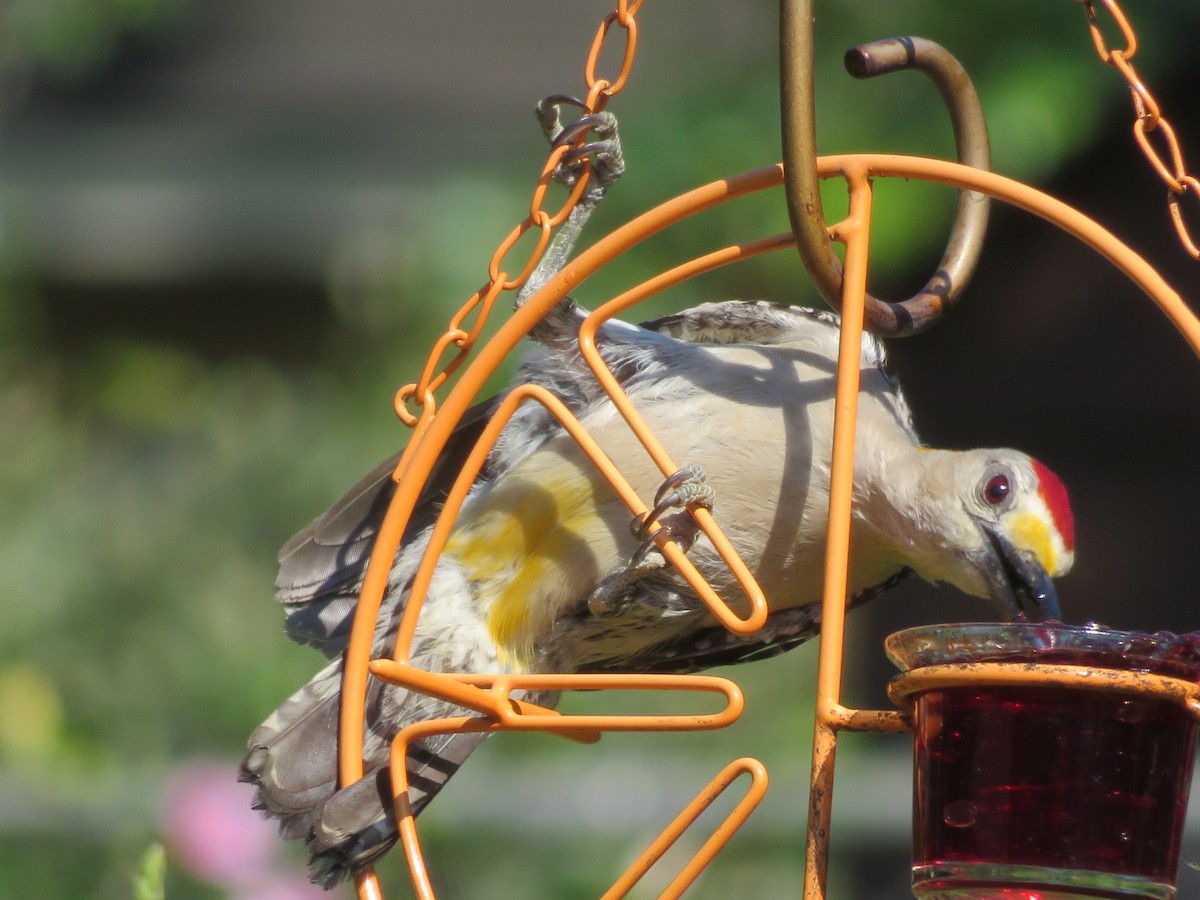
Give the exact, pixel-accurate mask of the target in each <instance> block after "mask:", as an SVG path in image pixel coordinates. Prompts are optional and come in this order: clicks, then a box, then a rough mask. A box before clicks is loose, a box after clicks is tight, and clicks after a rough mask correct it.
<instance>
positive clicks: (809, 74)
mask: <svg viewBox="0 0 1200 900" xmlns="http://www.w3.org/2000/svg"><path fill="white" fill-rule="evenodd" d="M812 6H813V3H812V0H781V2H780V30H779V49H780V107H781V114H782V130H783V160H784V190H785V193H786V195H787V205H788V215H789V216H790V218H791V222H792V231H793V233H794V234H795V236H796V249H797V250H799V252H800V258H801V259H802V260H803V262H804V267H805V268H806V269H807V270H808V273H809V275H810V276H811V278H812V280H813V283H814V284H815V285H816V286H817V289H818V290H819V291H820V292H821V295H822V296H823V297H824V298H825V300H826V302H827V303H829V304H830V305H831V306H833V307H834V308H835V309H836V308H839V307H840V298H841V288H842V267H841V263H840V261H839V260H838V258H837V255H836V254H835V253H834V250H833V242H832V240H831V238H830V236H829V231H828V229H827V227H826V225H825V216H824V211H823V209H822V206H821V192H820V185H819V182H818V179H817V150H816V144H817V139H816V118H815V114H814V109H813V62H812V61H813V28H812V23H813V16H812ZM845 65H846V70H847V71H848V72H849V73H850V74H851V75H853V76H854V77H855V78H871V77H873V76H875V75H881V74H883V73H885V72H894V71H896V70H898V69H904V68H915V69H918V70H919V71H921V72H924V73H925V74H926V75H928V76H929V77H930V79H931V80H932V81H933V83H934V84H935V85H936V86H937V88H938V91H939V92H940V93H941V95H942V98H943V100H944V101H945V103H946V106H947V108H948V109H949V112H950V121H951V124H952V126H953V129H954V142H955V147H956V149H957V156H958V161H959V162H960V163H963V164H965V165H968V166H973V167H974V168H977V169H984V170H987V169H989V168H990V165H991V153H990V151H989V148H988V137H987V124H986V122H985V121H984V118H983V108H982V107H981V106H980V104H979V97H978V95H977V94H976V93H975V87H974V85H972V84H971V79H970V78H969V77H968V76H967V73H966V71H965V70H964V69H963V67H962V65H960V64H959V62H958V60H956V59H955V58H954V57H953V56H952V55H951V54H950V52H949V51H947V50H946V49H945V48H944V47H942V46H941V45H939V44H936V43H934V42H933V41H929V40H926V39H925V38H917V37H901V38H887V39H885V40H881V41H873V42H871V43H869V44H859V45H858V46H856V47H852V48H850V50H848V51H847V52H846V57H845ZM987 217H988V198H987V197H986V196H985V195H983V194H979V193H975V192H973V191H960V192H959V196H958V208H957V211H956V213H955V219H954V227H953V230H952V231H951V236H950V240H949V242H948V243H947V245H946V251H945V253H944V254H943V255H942V261H941V263H940V264H939V266H938V269H937V271H936V272H935V273H934V274H933V277H932V278H930V279H929V281H928V282H927V283H926V284H925V287H923V288H922V289H921V290H920V291H918V292H917V293H916V294H914V295H913V296H912V297H910V298H909V299H907V300H904V301H902V302H899V303H892V302H889V301H886V300H880V299H878V298H876V297H872V296H871V295H870V294H868V295H867V298H866V310H865V316H864V322H863V327H864V328H865V329H866V330H867V331H870V332H872V333H874V334H878V335H883V336H887V337H901V336H903V335H908V334H915V333H916V332H918V331H921V330H923V329H925V328H928V327H929V326H930V325H932V324H933V323H934V322H936V321H937V320H938V319H940V318H941V317H942V316H943V315H945V313H946V312H947V311H948V310H949V308H950V307H951V306H952V305H953V304H954V302H955V300H957V298H958V295H959V294H960V293H961V291H962V289H963V288H964V287H965V286H966V284H967V282H968V281H969V280H970V278H971V275H972V273H973V272H974V271H975V265H976V263H977V262H978V261H979V253H980V251H981V250H982V248H983V237H984V232H985V230H986V228H987Z"/></svg>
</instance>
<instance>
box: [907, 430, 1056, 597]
mask: <svg viewBox="0 0 1200 900" xmlns="http://www.w3.org/2000/svg"><path fill="white" fill-rule="evenodd" d="M929 455H930V456H931V457H936V459H931V460H930V462H931V463H932V465H930V466H929V467H928V468H927V469H926V472H925V477H924V478H923V479H921V480H922V491H923V493H924V494H925V497H924V498H922V499H921V500H918V504H919V505H922V506H925V508H926V512H927V514H929V516H928V519H927V520H926V522H925V523H924V525H925V527H926V528H928V529H929V531H930V532H933V531H935V530H938V525H937V520H938V519H939V518H940V519H941V521H942V523H943V524H944V525H945V526H947V527H944V528H943V529H942V530H941V534H940V535H939V536H938V538H937V544H938V548H937V552H936V557H937V560H936V562H935V563H934V568H935V570H934V571H929V572H926V573H922V574H926V576H927V577H928V576H930V575H932V576H933V577H932V580H941V581H948V582H950V583H951V584H953V585H955V586H956V587H958V588H960V589H961V590H963V591H966V592H967V593H969V594H974V595H976V596H980V597H990V598H991V599H992V600H994V601H996V602H997V603H998V604H999V605H1000V606H1002V607H1003V609H1004V611H1005V613H1006V614H1007V615H1008V616H1009V617H1015V616H1017V615H1018V614H1019V613H1026V614H1027V615H1029V616H1031V617H1033V618H1037V619H1045V618H1052V619H1057V618H1059V615H1060V614H1059V607H1058V595H1057V594H1056V593H1055V590H1054V584H1053V582H1052V581H1051V579H1052V578H1056V577H1058V576H1060V575H1065V574H1066V573H1067V572H1068V571H1069V570H1070V568H1071V565H1072V563H1074V561H1075V524H1074V518H1073V517H1072V515H1071V506H1070V503H1069V501H1068V500H1067V490H1066V488H1065V487H1064V486H1063V483H1062V481H1060V480H1059V478H1058V476H1057V475H1055V474H1054V473H1053V472H1051V471H1050V469H1048V468H1047V467H1046V466H1044V465H1042V463H1040V462H1038V461H1037V460H1035V459H1033V458H1031V457H1029V456H1026V455H1025V454H1024V453H1020V452H1019V451H1016V450H971V451H966V452H962V453H942V452H939V451H930V453H929ZM939 498H940V499H942V500H944V503H938V499H939ZM922 501H924V502H922ZM930 503H932V504H933V505H934V506H941V507H942V508H941V509H940V510H935V509H933V508H931V507H930V506H929V505H928V504H930ZM947 505H948V506H949V507H950V508H949V509H947V508H946V506H947ZM937 570H940V571H937ZM918 571H920V568H918Z"/></svg>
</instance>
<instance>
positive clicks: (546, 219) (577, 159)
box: [394, 0, 642, 428]
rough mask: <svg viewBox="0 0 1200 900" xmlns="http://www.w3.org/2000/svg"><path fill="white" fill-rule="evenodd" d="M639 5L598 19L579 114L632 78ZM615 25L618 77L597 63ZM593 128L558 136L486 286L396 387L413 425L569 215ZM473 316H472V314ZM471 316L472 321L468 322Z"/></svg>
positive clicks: (634, 0)
mask: <svg viewBox="0 0 1200 900" xmlns="http://www.w3.org/2000/svg"><path fill="white" fill-rule="evenodd" d="M641 5H642V0H618V3H617V8H616V9H615V10H613V11H612V12H610V13H609V14H608V15H607V16H605V17H604V20H603V21H602V22H601V23H600V27H599V29H598V30H597V31H596V36H595V38H594V39H593V40H592V46H591V49H590V50H589V51H588V55H587V61H586V62H585V63H584V70H583V72H584V74H583V77H584V84H585V85H586V87H587V99H586V100H581V101H571V102H572V103H573V104H575V105H578V106H579V107H580V120H584V119H586V118H587V117H589V116H594V115H595V114H596V113H598V112H601V111H602V110H603V109H604V108H605V106H607V105H608V101H609V99H610V98H612V97H613V96H614V95H616V94H618V93H620V91H621V90H622V89H623V88H624V87H625V84H626V82H627V81H628V80H629V73H630V70H631V69H632V68H633V58H634V55H635V53H636V52H637V20H636V19H635V16H636V14H637V11H638V9H639V8H640V7H641ZM613 25H616V26H618V28H619V29H620V30H621V31H622V32H624V35H625V49H624V52H623V53H622V57H621V68H620V70H619V71H618V72H617V75H616V77H614V78H612V79H611V80H610V79H607V78H603V77H598V76H597V75H596V66H597V63H598V61H599V59H600V53H601V51H602V50H603V49H604V46H605V43H606V41H607V39H608V37H609V33H610V32H611V31H612V27H613ZM564 99H566V98H564ZM589 121H591V120H589ZM589 131H590V129H589V128H582V129H580V130H579V131H578V133H576V134H575V135H574V136H573V137H572V138H571V139H570V140H569V141H565V142H562V143H558V142H556V144H555V145H554V146H553V147H552V148H551V150H550V155H549V156H548V157H547V158H546V164H545V165H544V166H543V167H542V174H541V175H540V176H539V178H538V181H537V186H536V187H535V188H534V191H533V197H532V199H531V201H530V204H529V215H528V216H527V217H526V218H525V220H524V221H522V222H521V223H520V224H518V225H517V226H516V227H515V228H513V230H512V231H510V232H509V233H508V236H507V237H505V238H504V240H503V241H501V242H500V246H499V247H497V248H496V252H495V253H494V254H492V258H491V260H490V261H489V262H488V268H487V281H486V282H485V283H484V285H483V287H481V288H480V289H479V290H477V291H476V292H475V293H474V294H472V295H471V296H470V298H468V299H467V302H466V303H464V304H463V306H462V308H461V309H460V310H459V311H458V312H457V313H456V314H455V315H454V317H453V318H452V319H451V320H450V326H449V328H448V329H447V330H446V332H445V333H444V334H442V336H441V337H439V338H438V340H437V341H436V343H435V344H434V347H433V350H432V351H431V352H430V354H429V358H428V359H427V360H426V362H425V366H424V368H423V369H422V371H421V378H420V380H419V381H417V382H415V383H413V384H406V385H405V386H404V387H402V388H400V390H399V391H398V392H397V393H396V398H395V401H394V407H395V410H396V415H397V416H398V417H399V418H400V421H402V422H403V423H404V424H405V425H408V426H409V427H410V428H411V427H415V426H416V425H417V423H418V422H419V421H420V419H421V417H422V416H432V415H433V413H434V412H435V410H436V407H437V404H436V401H435V399H434V394H435V393H436V392H437V390H438V388H440V387H441V386H442V385H443V384H445V383H446V379H447V378H449V377H450V375H452V374H453V373H454V370H455V369H457V368H458V367H459V366H460V365H462V363H463V361H464V360H465V359H466V357H467V355H468V354H469V353H470V352H471V349H472V347H474V346H475V342H476V341H477V340H478V338H479V335H480V334H481V333H482V331H483V327H484V325H485V324H486V322H487V319H488V316H489V315H491V312H492V307H493V306H494V305H495V302H496V298H497V297H499V296H500V294H501V293H503V292H504V291H515V290H519V289H520V288H521V286H522V285H524V284H525V282H526V281H527V280H528V278H529V276H530V275H531V274H532V273H533V271H534V269H535V268H536V266H537V263H538V260H540V259H541V258H542V253H543V252H544V251H545V249H546V246H547V245H548V244H549V242H550V236H551V233H552V232H553V230H554V229H555V228H557V227H558V226H559V225H561V224H562V223H563V222H564V221H565V220H566V218H567V216H568V215H569V214H570V213H571V210H573V209H574V208H575V207H576V205H577V204H578V203H579V201H580V198H581V197H583V195H584V190H585V189H586V188H587V185H588V181H589V180H590V178H591V175H592V168H591V162H590V160H588V158H587V157H586V155H582V154H583V153H586V150H585V149H584V148H585V147H586V145H587V141H588V135H589ZM564 162H565V163H566V164H568V165H573V164H578V165H580V166H581V172H580V174H579V177H578V178H577V179H576V180H575V182H574V184H572V185H571V191H570V194H569V196H568V197H567V199H566V201H565V202H564V203H563V205H562V207H561V208H560V209H559V210H558V211H557V212H555V213H553V214H551V213H550V212H548V211H547V210H545V209H544V208H543V207H542V203H543V201H544V200H545V198H546V193H547V189H548V188H549V186H550V182H551V180H552V179H553V177H554V173H555V170H556V169H558V167H559V166H560V164H563V163H564ZM530 230H536V231H537V239H536V242H535V244H534V247H533V249H532V250H531V251H530V252H529V256H528V258H527V259H526V260H525V262H524V263H521V264H520V265H519V266H518V265H511V266H510V265H507V264H506V258H507V256H508V253H509V251H510V250H512V248H513V246H514V245H515V244H516V243H517V241H519V240H520V239H521V238H522V237H523V236H524V235H525V233H526V232H528V231H530ZM510 271H516V272H517V274H516V275H512V276H510V275H509V272H510ZM472 316H473V317H474V318H473V320H471V319H472ZM468 320H471V321H470V322H468ZM447 354H452V355H451V356H450V358H449V359H448V360H446V361H443V360H444V357H445V356H446V355H447ZM409 401H412V403H413V404H415V405H416V406H418V407H420V409H421V412H420V413H419V414H418V413H414V412H413V411H412V410H411V409H409Z"/></svg>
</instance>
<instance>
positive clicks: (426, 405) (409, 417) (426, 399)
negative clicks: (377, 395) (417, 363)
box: [392, 382, 437, 428]
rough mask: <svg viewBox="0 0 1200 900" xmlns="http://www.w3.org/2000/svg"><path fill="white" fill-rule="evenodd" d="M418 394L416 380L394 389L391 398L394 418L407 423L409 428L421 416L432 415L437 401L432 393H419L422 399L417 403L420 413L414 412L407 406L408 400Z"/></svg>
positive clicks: (414, 424)
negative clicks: (394, 391) (392, 397)
mask: <svg viewBox="0 0 1200 900" xmlns="http://www.w3.org/2000/svg"><path fill="white" fill-rule="evenodd" d="M417 395H418V391H417V385H416V382H413V383H412V384H406V385H404V387H402V388H400V390H398V391H396V396H395V398H394V399H393V400H392V409H393V411H394V412H395V413H396V418H397V419H399V420H400V421H401V422H403V423H404V424H405V425H407V426H408V427H409V428H413V427H414V426H416V424H417V422H419V421H420V419H421V416H424V415H429V416H432V415H433V413H434V411H435V410H436V409H437V401H436V400H435V399H434V396H433V394H431V393H430V392H429V391H426V392H425V393H424V394H421V397H422V398H423V399H422V400H420V401H418V403H417V405H418V406H419V407H420V408H421V412H420V413H414V412H412V411H411V410H410V409H409V408H408V401H409V400H412V399H413V398H414V397H416V396H417Z"/></svg>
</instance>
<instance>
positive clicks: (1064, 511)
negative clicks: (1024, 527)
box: [1033, 459, 1075, 552]
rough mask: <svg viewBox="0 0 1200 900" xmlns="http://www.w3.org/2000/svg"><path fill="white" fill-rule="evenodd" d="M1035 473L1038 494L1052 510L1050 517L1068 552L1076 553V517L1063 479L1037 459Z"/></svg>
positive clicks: (1034, 463) (1034, 467)
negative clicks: (1052, 518) (1072, 511)
mask: <svg viewBox="0 0 1200 900" xmlns="http://www.w3.org/2000/svg"><path fill="white" fill-rule="evenodd" d="M1033 471H1034V472H1036V473H1037V477H1038V493H1040V494H1041V495H1042V500H1043V501H1045V503H1046V507H1047V508H1048V509H1049V510H1050V515H1051V516H1053V517H1054V524H1055V526H1056V527H1057V528H1058V533H1059V534H1060V535H1061V536H1062V539H1063V544H1064V545H1065V546H1066V548H1067V550H1069V551H1071V552H1074V550H1075V516H1074V515H1072V513H1071V501H1070V500H1069V499H1067V487H1066V485H1064V484H1063V483H1062V479H1060V478H1059V477H1058V476H1057V475H1055V474H1054V473H1053V472H1051V471H1050V469H1048V468H1047V467H1046V466H1044V465H1042V464H1041V463H1040V462H1038V461H1037V460H1036V459H1035V460H1033Z"/></svg>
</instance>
